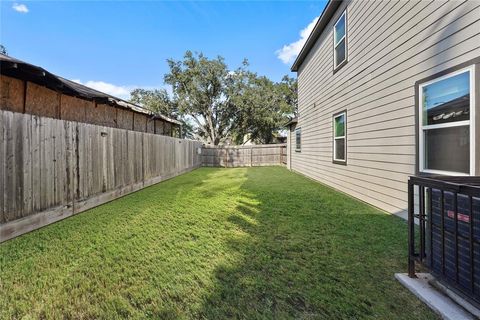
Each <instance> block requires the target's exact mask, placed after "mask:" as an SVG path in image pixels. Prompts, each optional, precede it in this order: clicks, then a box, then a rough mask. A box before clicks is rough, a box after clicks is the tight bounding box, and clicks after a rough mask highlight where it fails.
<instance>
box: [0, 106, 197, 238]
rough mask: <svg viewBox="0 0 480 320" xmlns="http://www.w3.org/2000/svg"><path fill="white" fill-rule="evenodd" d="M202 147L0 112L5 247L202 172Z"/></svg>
mask: <svg viewBox="0 0 480 320" xmlns="http://www.w3.org/2000/svg"><path fill="white" fill-rule="evenodd" d="M201 146H202V145H201V143H200V142H197V141H191V140H182V139H177V138H171V137H166V136H160V135H154V134H149V133H143V132H135V131H129V130H124V129H117V128H111V127H103V126H97V125H91V124H85V123H79V122H72V121H65V120H57V119H50V118H45V117H39V116H34V115H28V114H21V113H12V112H9V111H0V242H2V241H5V240H8V239H10V238H13V237H15V236H18V235H20V234H23V233H25V232H28V231H31V230H34V229H37V228H39V227H42V226H44V225H47V224H50V223H53V222H55V221H58V220H61V219H63V218H66V217H68V216H71V215H74V214H76V213H79V212H82V211H85V210H87V209H89V208H92V207H94V206H97V205H99V204H102V203H105V202H108V201H110V200H113V199H115V198H118V197H120V196H122V195H125V194H127V193H130V192H133V191H136V190H139V189H141V188H144V187H146V186H149V185H152V184H155V183H158V182H160V181H162V180H165V179H168V178H171V177H174V176H177V175H179V174H181V173H184V172H187V171H190V170H192V169H194V168H197V167H199V166H201V164H202V157H201V156H200V155H199V152H198V150H199V148H201Z"/></svg>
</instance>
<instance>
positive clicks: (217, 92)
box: [165, 51, 237, 145]
mask: <svg viewBox="0 0 480 320" xmlns="http://www.w3.org/2000/svg"><path fill="white" fill-rule="evenodd" d="M167 62H168V66H169V68H170V72H169V73H167V74H166V75H165V83H167V84H169V85H171V86H172V91H173V96H174V99H175V101H176V102H177V104H178V109H179V111H180V113H182V114H184V115H187V116H188V117H189V119H191V120H192V121H193V123H194V125H195V127H196V134H197V137H198V138H200V139H202V140H203V141H204V142H206V143H209V144H214V145H218V144H220V143H223V142H224V141H225V140H226V139H227V138H228V137H229V133H230V132H231V130H232V129H233V128H234V126H235V122H234V121H233V119H234V117H235V114H236V112H237V108H236V107H235V105H233V104H232V103H231V102H230V97H229V96H228V95H227V92H228V91H229V90H228V88H229V87H230V86H231V85H232V83H233V82H234V80H233V79H232V76H231V73H230V72H229V70H228V68H227V65H226V64H225V61H224V59H223V58H222V57H217V58H215V59H209V58H207V57H206V56H204V55H203V54H202V53H198V54H194V53H192V52H191V51H187V52H186V53H185V56H184V58H183V60H181V61H176V60H173V59H169V60H167Z"/></svg>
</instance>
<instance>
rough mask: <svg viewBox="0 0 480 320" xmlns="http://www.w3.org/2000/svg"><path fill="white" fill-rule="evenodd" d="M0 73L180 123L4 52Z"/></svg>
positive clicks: (0, 63) (68, 93) (71, 94)
mask: <svg viewBox="0 0 480 320" xmlns="http://www.w3.org/2000/svg"><path fill="white" fill-rule="evenodd" d="M0 74H2V75H5V76H10V77H13V78H17V79H22V80H26V81H30V82H33V83H36V84H39V85H43V86H45V87H47V88H49V89H52V90H55V91H57V92H61V93H63V94H66V95H69V96H74V97H78V98H82V99H86V100H90V101H95V102H97V103H104V104H109V105H114V106H117V107H120V108H124V109H130V110H132V111H135V112H138V113H143V114H146V115H149V116H151V117H152V118H160V119H163V120H165V121H167V122H171V123H174V124H177V125H181V122H180V121H178V120H175V119H171V118H169V117H167V116H164V115H159V114H154V113H153V112H151V111H149V110H147V109H145V108H143V107H142V106H139V105H136V104H133V103H131V102H128V101H126V100H123V99H121V98H117V97H115V96H112V95H109V94H106V93H104V92H101V91H98V90H95V89H92V88H90V87H87V86H84V85H82V84H79V83H76V82H74V81H71V80H68V79H65V78H62V77H60V76H57V75H55V74H53V73H51V72H49V71H47V70H45V69H43V68H42V67H39V66H36V65H33V64H30V63H27V62H24V61H22V60H19V59H16V58H13V57H10V56H7V55H4V54H0Z"/></svg>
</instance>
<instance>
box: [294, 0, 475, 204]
mask: <svg viewBox="0 0 480 320" xmlns="http://www.w3.org/2000/svg"><path fill="white" fill-rule="evenodd" d="M345 8H347V15H348V24H347V28H348V63H347V64H346V65H345V66H344V67H343V68H341V69H340V70H339V71H338V72H336V73H334V72H333V38H332V37H333V34H332V27H333V24H334V23H335V22H336V19H337V18H338V17H339V16H340V15H341V14H342V12H343V10H345ZM479 19H480V2H478V1H451V2H447V1H383V2H375V1H346V2H344V3H343V4H342V5H341V7H340V8H339V10H338V11H337V13H336V15H335V16H334V17H333V19H332V20H331V21H330V23H329V25H328V26H327V28H326V29H325V31H324V32H323V34H322V35H321V36H320V38H319V39H318V40H317V43H316V44H315V46H314V47H313V48H312V50H311V52H310V53H309V55H308V56H307V58H306V59H305V61H304V62H303V64H302V66H301V67H300V69H299V72H298V81H299V88H298V90H299V112H300V116H299V122H298V127H301V128H302V150H301V152H299V153H297V152H292V153H291V166H292V169H293V170H295V171H298V172H300V173H302V174H305V175H307V176H309V177H311V178H314V179H316V180H318V181H321V182H323V183H326V184H328V185H330V186H332V187H335V188H337V189H339V190H341V191H344V192H346V193H349V194H351V195H353V196H355V197H357V198H359V199H361V200H364V201H366V202H369V203H371V204H373V205H375V206H377V207H380V208H382V209H384V210H387V211H389V212H392V213H395V212H399V211H403V210H404V209H405V208H406V206H407V193H406V188H407V186H406V181H407V177H408V175H411V174H414V172H415V161H416V155H415V108H414V105H415V88H414V85H415V82H416V81H418V80H420V79H423V78H425V77H428V76H430V75H433V74H435V73H438V72H440V71H443V70H445V69H448V68H450V67H454V66H456V65H458V64H461V63H463V62H465V61H468V60H471V59H474V58H476V57H479V56H480V22H479ZM477 72H478V71H477ZM477 85H478V84H477ZM344 109H346V110H347V113H348V119H347V128H348V130H347V141H348V150H347V158H348V165H347V166H343V165H337V164H333V163H332V132H333V128H332V116H333V114H334V113H336V112H338V111H341V110H344ZM291 137H292V139H291V141H290V143H294V141H293V140H294V139H293V134H292V135H291ZM291 146H293V145H291ZM291 149H292V150H294V148H291Z"/></svg>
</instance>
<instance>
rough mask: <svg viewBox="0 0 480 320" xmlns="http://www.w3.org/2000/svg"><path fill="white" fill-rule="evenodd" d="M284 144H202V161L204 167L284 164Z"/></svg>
mask: <svg viewBox="0 0 480 320" xmlns="http://www.w3.org/2000/svg"><path fill="white" fill-rule="evenodd" d="M286 152H287V145H286V144H264V145H252V146H221V147H219V146H204V147H203V149H202V158H203V160H202V163H203V166H205V167H228V168H234V167H255V166H273V165H284V164H286V161H287V153H286Z"/></svg>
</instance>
